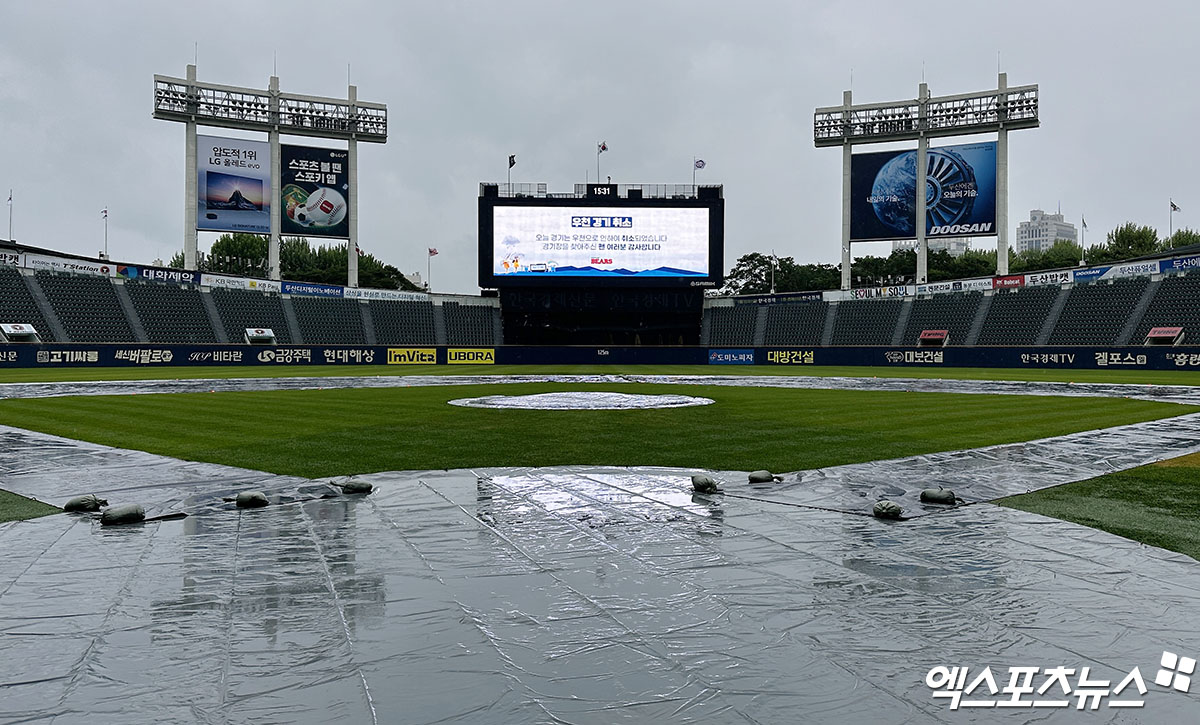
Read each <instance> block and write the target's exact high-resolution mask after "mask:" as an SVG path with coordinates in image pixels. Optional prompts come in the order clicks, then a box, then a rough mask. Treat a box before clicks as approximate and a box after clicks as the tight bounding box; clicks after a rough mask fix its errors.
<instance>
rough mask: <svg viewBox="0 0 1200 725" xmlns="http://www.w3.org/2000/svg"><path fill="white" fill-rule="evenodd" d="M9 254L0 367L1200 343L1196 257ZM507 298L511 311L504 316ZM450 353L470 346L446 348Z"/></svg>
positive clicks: (581, 359) (827, 357) (1194, 362)
mask: <svg viewBox="0 0 1200 725" xmlns="http://www.w3.org/2000/svg"><path fill="white" fill-rule="evenodd" d="M0 262H3V264H0V324H2V325H4V327H3V328H2V329H3V332H2V333H0V334H2V335H3V337H4V339H5V340H6V342H7V344H3V346H0V351H3V352H2V354H0V365H3V366H10V367H18V366H30V367H33V366H43V365H91V366H102V365H106V364H115V365H127V364H128V365H132V364H142V365H184V364H234V363H239V362H241V363H247V364H250V363H254V362H255V361H258V362H272V363H277V364H284V363H287V364H294V363H302V362H310V363H314V364H317V363H326V362H328V363H334V362H343V363H355V362H357V363H360V364H366V363H371V364H388V363H391V364H409V363H414V364H415V363H425V364H428V363H434V362H439V363H445V362H488V363H505V362H509V363H554V362H563V363H571V364H582V363H630V362H639V363H655V362H662V363H677V364H685V363H693V364H791V365H824V364H846V365H885V366H888V365H916V366H934V365H936V366H942V365H945V366H952V365H964V366H972V365H993V366H999V367H1091V368H1097V367H1114V366H1119V367H1122V368H1123V369H1138V368H1158V369H1197V368H1200V352H1188V350H1190V349H1193V348H1191V347H1190V346H1191V345H1193V344H1195V343H1196V342H1197V340H1198V339H1200V337H1197V336H1196V335H1194V334H1192V333H1193V332H1194V331H1195V330H1197V329H1200V256H1189V255H1179V256H1168V257H1163V258H1161V259H1152V260H1140V261H1131V262H1128V263H1124V264H1114V265H1105V266H1100V267H1090V268H1076V269H1069V270H1058V271H1051V272H1038V273H1033V274H1025V275H1008V276H1003V277H999V276H998V277H986V278H979V279H972V280H951V281H944V282H936V283H931V284H926V285H898V286H893V287H880V288H865V289H864V288H859V289H854V290H849V291H841V290H833V291H826V292H811V293H792V294H778V295H752V296H742V297H716V298H706V297H705V296H704V294H703V293H702V292H701V291H700V290H691V289H677V290H664V289H660V288H648V289H641V290H639V289H600V290H596V289H590V288H585V289H560V288H545V289H524V290H516V291H512V292H510V293H508V294H505V295H504V296H461V295H437V294H432V295H431V294H426V293H418V292H398V291H395V290H364V289H358V288H350V287H340V286H336V285H320V284H310V283H295V282H288V281H282V282H276V281H271V280H254V279H246V278H239V277H232V276H227V275H210V274H202V273H197V272H188V271H186V270H169V269H162V268H155V267H145V266H135V265H126V264H122V263H119V262H111V261H107V260H100V259H89V258H84V257H75V256H71V255H67V254H60V253H56V252H53V251H52V250H48V249H42V248H34V247H28V246H24V245H18V244H15V243H11V242H10V243H0ZM505 304H513V305H514V306H515V312H514V311H512V310H510V311H508V312H504V311H503V306H504V305H505ZM693 305H694V307H693ZM552 307H557V308H559V309H560V311H562V312H563V314H569V313H570V312H571V311H572V310H575V311H576V313H577V314H578V315H579V319H586V314H585V312H587V311H588V310H590V311H591V313H592V314H594V315H599V314H600V311H602V310H605V309H615V308H623V309H625V310H628V311H638V310H640V311H642V312H643V313H645V315H647V316H648V317H645V318H643V317H637V318H636V319H633V318H631V319H632V323H631V324H633V325H634V327H630V328H627V329H625V331H624V332H621V330H619V329H616V328H614V327H613V326H612V325H609V326H607V327H605V328H603V329H600V328H597V329H595V330H591V331H587V330H580V331H579V335H580V337H581V339H580V341H579V343H578V344H574V345H566V344H562V343H548V344H544V345H539V344H538V343H537V341H536V339H528V335H526V336H525V338H524V339H522V337H521V333H520V331H517V332H516V333H515V334H514V331H513V330H511V329H509V328H508V325H509V324H511V321H512V320H514V319H517V320H527V319H529V318H530V317H529V311H530V310H535V309H540V310H542V311H545V310H547V309H549V308H552ZM663 310H666V311H667V313H668V314H667V317H668V318H669V324H671V325H676V326H678V325H684V324H690V325H692V326H693V328H692V330H691V332H689V333H688V334H690V335H693V336H694V338H693V339H694V342H691V343H690V344H684V345H679V344H674V343H676V342H677V341H675V340H666V339H658V338H656V339H641V338H640V334H645V335H647V338H649V337H650V335H651V334H653V333H652V327H653V324H654V322H653V320H655V319H659V318H658V315H659V313H661V312H662V311H663ZM693 310H694V311H695V317H694V318H692V317H691V316H690V315H691V314H692V311H693ZM635 317H636V315H635ZM648 319H649V320H650V322H647V320H648ZM13 328H17V329H13ZM22 329H24V330H25V331H26V332H27V333H29V332H32V333H33V334H25V335H22V334H21V332H22ZM254 329H265V330H268V331H269V332H270V333H271V335H270V337H269V339H263V340H257V341H255V342H258V343H265V345H264V344H256V345H249V344H247V343H248V342H249V341H248V339H247V331H248V330H249V331H253V330H254ZM638 330H640V331H641V333H639V332H638ZM676 330H677V327H673V328H672V332H674V331H676ZM560 332H563V334H567V335H569V334H573V333H572V332H571V331H569V330H568V331H565V332H564V331H560ZM1151 333H1154V334H1153V335H1152V334H1151ZM589 335H590V336H591V337H588V336H589ZM601 335H604V336H607V337H605V338H604V339H601V338H600V336H601ZM514 337H516V338H518V341H516V342H515V341H514V339H513V338H514ZM1147 343H1161V344H1153V345H1148V344H1147ZM453 350H459V351H460V352H458V353H453V355H455V356H456V357H455V359H450V358H449V357H448V356H450V355H451V354H452V351H453ZM472 350H473V351H474V352H469V351H472ZM464 351H465V352H464ZM235 352H236V354H234V353H235ZM164 357H165V359H164Z"/></svg>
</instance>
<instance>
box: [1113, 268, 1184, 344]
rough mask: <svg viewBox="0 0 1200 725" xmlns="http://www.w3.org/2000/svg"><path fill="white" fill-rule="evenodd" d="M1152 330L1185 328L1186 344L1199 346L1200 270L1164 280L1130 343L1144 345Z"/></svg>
mask: <svg viewBox="0 0 1200 725" xmlns="http://www.w3.org/2000/svg"><path fill="white" fill-rule="evenodd" d="M1152 327H1182V328H1183V344H1184V345H1200V271H1192V272H1188V273H1187V274H1185V275H1179V276H1172V277H1166V278H1164V279H1163V281H1162V283H1161V284H1159V286H1158V291H1157V292H1156V293H1155V295H1154V299H1153V300H1151V302H1150V306H1149V307H1148V308H1147V309H1146V314H1145V315H1143V316H1142V320H1141V322H1139V323H1138V326H1137V328H1136V329H1135V331H1134V334H1133V339H1132V340H1130V341H1129V344H1131V345H1140V344H1142V341H1143V340H1145V339H1146V335H1147V334H1149V332H1150V328H1152Z"/></svg>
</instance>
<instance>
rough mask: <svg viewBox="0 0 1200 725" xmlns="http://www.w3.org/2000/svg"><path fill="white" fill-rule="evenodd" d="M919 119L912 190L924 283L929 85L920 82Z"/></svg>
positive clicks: (926, 270) (919, 273)
mask: <svg viewBox="0 0 1200 725" xmlns="http://www.w3.org/2000/svg"><path fill="white" fill-rule="evenodd" d="M917 100H918V105H917V108H918V109H920V110H919V111H918V114H917V117H918V119H919V129H920V130H919V133H920V136H919V137H918V138H917V183H916V188H915V189H914V190H913V191H914V196H915V197H916V198H915V199H914V200H913V201H914V202H915V203H916V207H917V209H916V211H917V220H916V226H917V228H916V232H917V281H916V283H917V284H925V282H927V281H928V279H927V278H928V276H929V242H928V240H927V239H926V238H925V216H926V206H927V205H928V203H929V200H928V194H929V190H928V189H926V188H925V187H926V186H927V185H928V183H929V182H928V178H927V177H928V175H929V137H927V136H926V135H925V118H926V116H927V114H928V107H927V104H926V102H927V101H928V100H929V86H927V85H926V84H924V83H922V84H921V91H920V95H919V96H918V97H917Z"/></svg>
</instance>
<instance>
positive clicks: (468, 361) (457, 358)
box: [446, 347, 496, 365]
mask: <svg viewBox="0 0 1200 725" xmlns="http://www.w3.org/2000/svg"><path fill="white" fill-rule="evenodd" d="M495 362H496V350H495V349H494V348H453V347H452V348H450V349H449V350H446V363H447V364H448V365H493V364H495Z"/></svg>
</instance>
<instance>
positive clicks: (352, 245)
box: [346, 86, 358, 287]
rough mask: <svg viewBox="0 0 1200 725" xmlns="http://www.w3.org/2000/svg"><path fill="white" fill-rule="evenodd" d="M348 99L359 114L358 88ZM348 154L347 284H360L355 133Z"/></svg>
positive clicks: (352, 110)
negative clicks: (348, 237)
mask: <svg viewBox="0 0 1200 725" xmlns="http://www.w3.org/2000/svg"><path fill="white" fill-rule="evenodd" d="M346 100H348V101H350V117H351V118H353V117H355V116H356V115H357V109H356V103H357V101H358V88H356V87H355V86H350V87H349V89H348V90H347V93H346ZM347 143H348V146H347V154H346V180H347V181H348V182H349V183H350V189H349V190H348V191H347V196H348V197H349V198H348V199H347V200H346V203H347V204H348V205H349V209H347V210H346V213H347V215H348V219H349V225H350V239H348V240H347V241H346V270H347V272H346V286H347V287H357V286H358V140H357V138H356V136H355V134H353V133H352V134H350V140H349V141H348V142H347Z"/></svg>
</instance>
